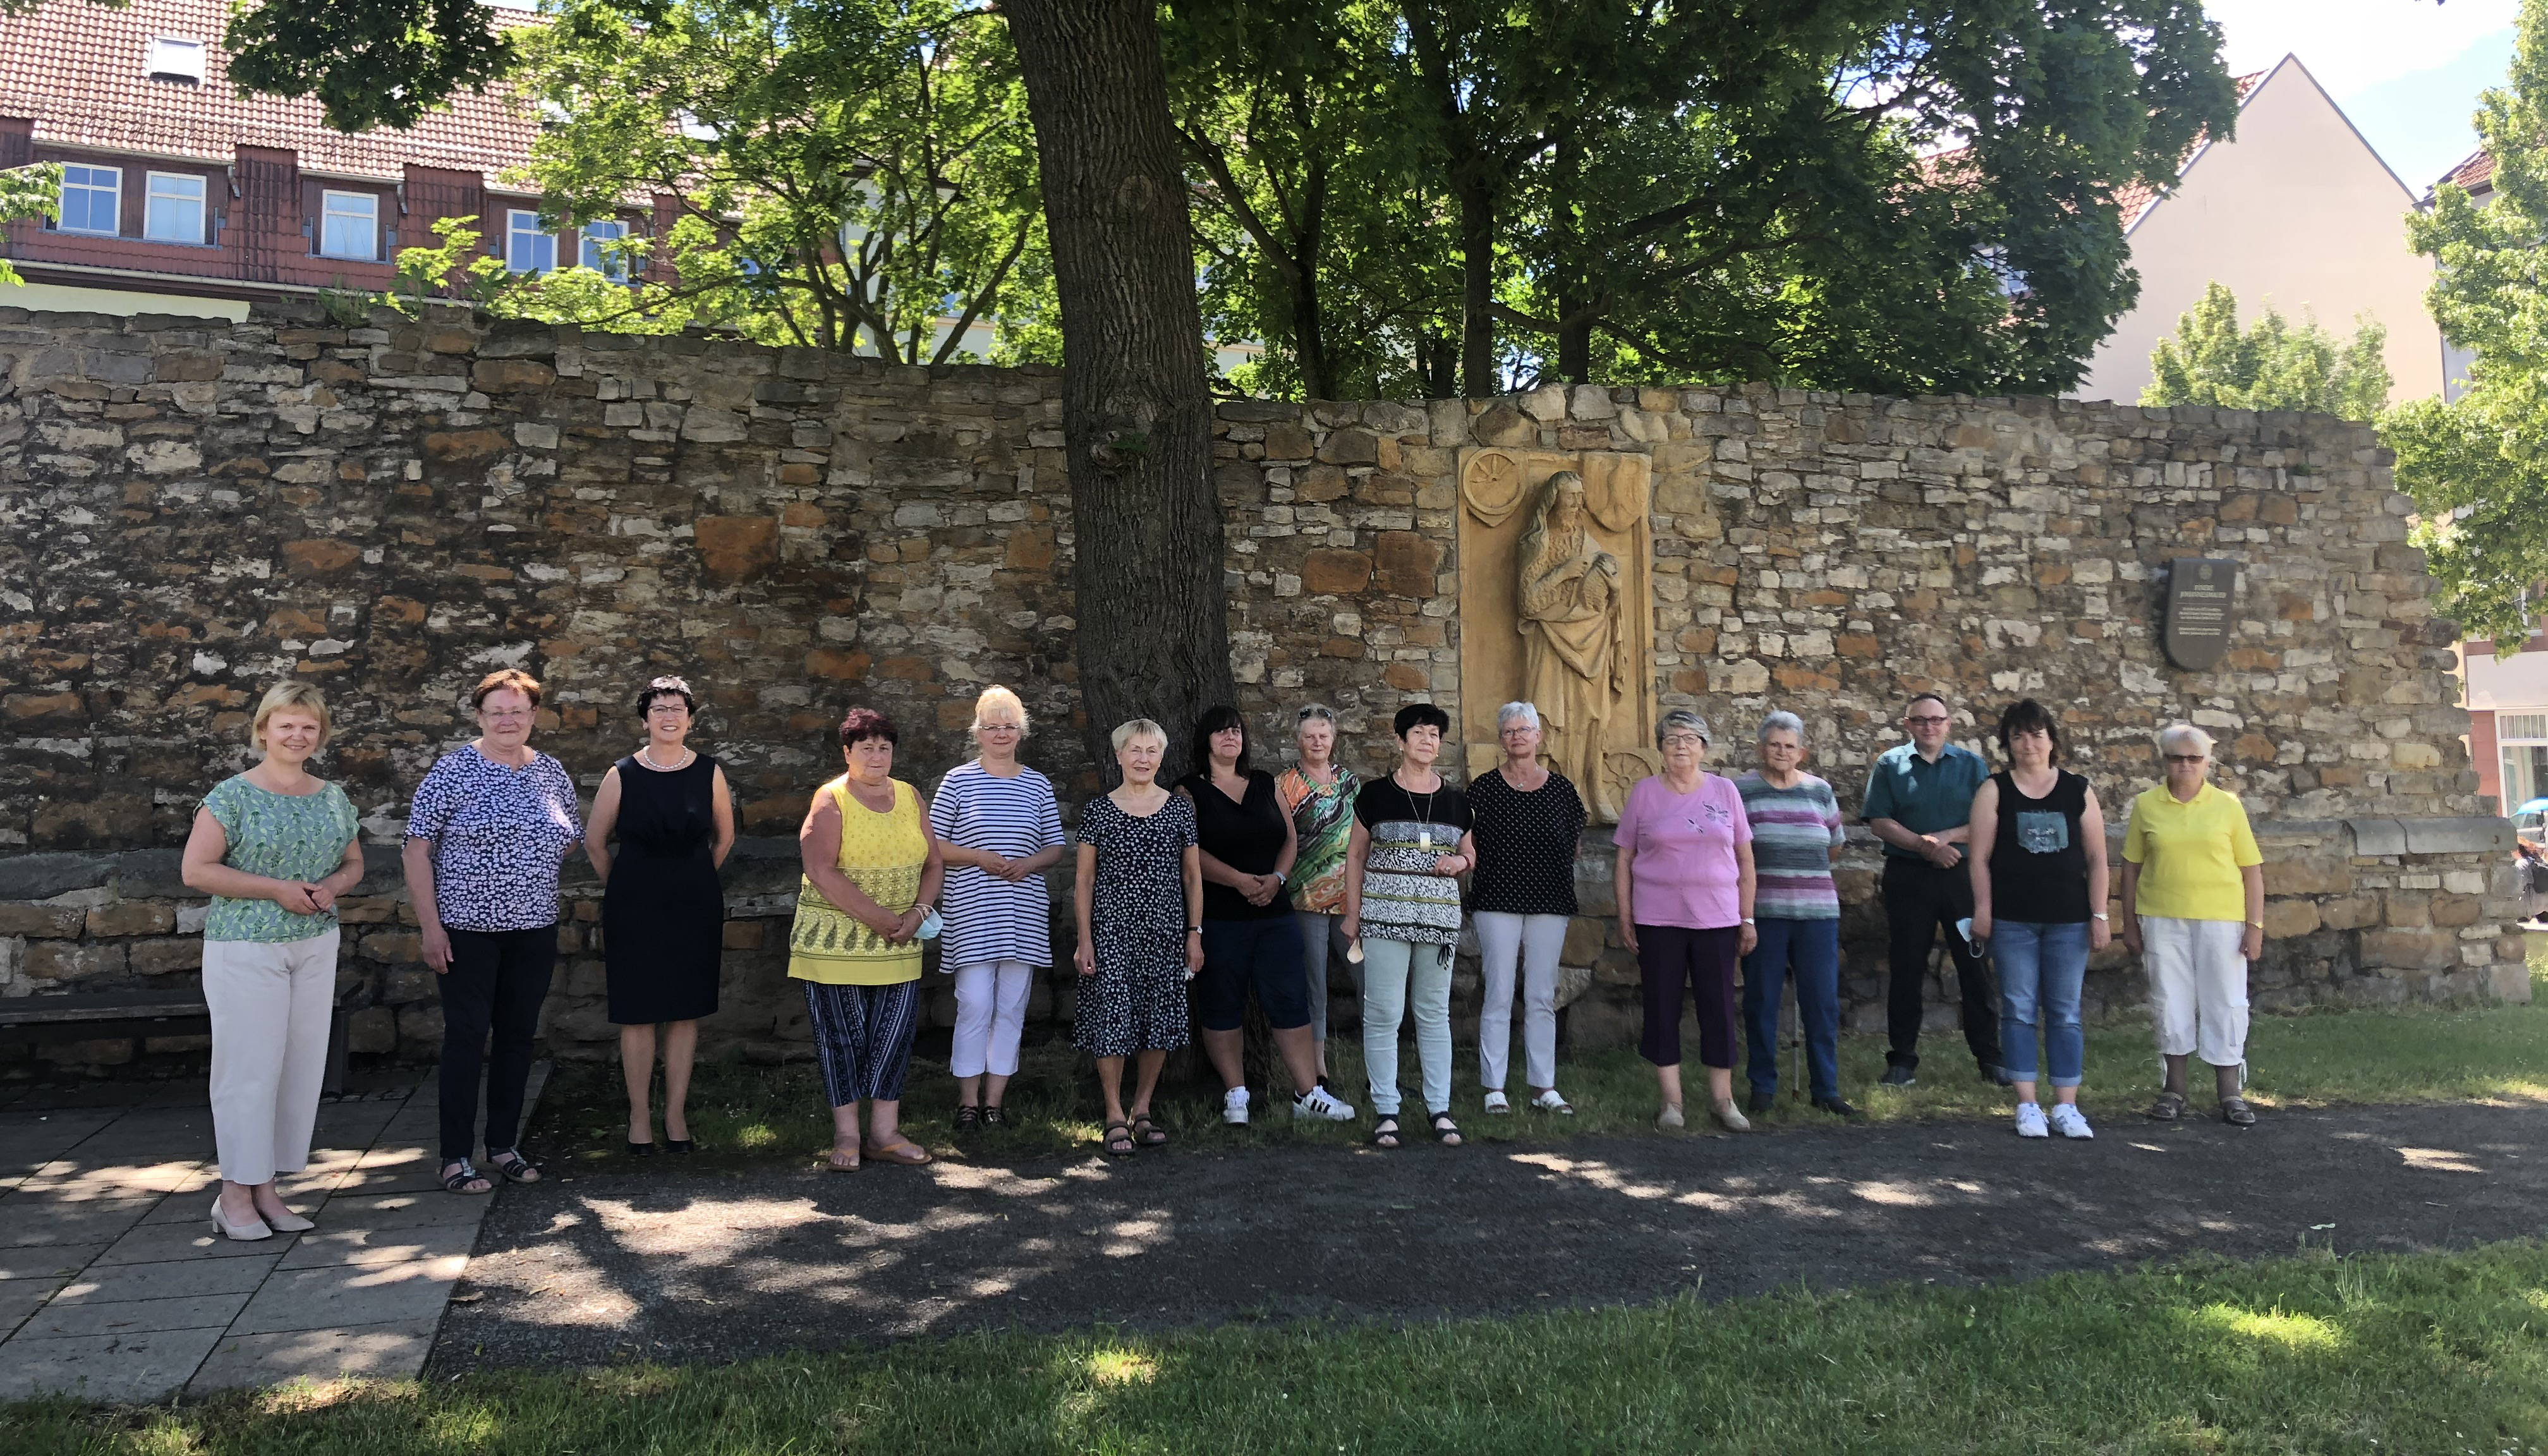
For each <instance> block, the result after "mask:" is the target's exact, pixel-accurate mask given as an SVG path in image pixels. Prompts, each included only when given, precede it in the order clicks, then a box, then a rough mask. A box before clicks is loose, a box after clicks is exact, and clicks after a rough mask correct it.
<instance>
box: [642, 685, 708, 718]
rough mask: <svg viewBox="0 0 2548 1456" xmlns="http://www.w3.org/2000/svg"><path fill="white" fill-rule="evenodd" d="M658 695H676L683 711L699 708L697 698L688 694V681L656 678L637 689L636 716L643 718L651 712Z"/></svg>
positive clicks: (693, 710) (694, 710) (695, 710)
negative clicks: (680, 701)
mask: <svg viewBox="0 0 2548 1456" xmlns="http://www.w3.org/2000/svg"><path fill="white" fill-rule="evenodd" d="M659 697H678V698H680V699H681V700H682V707H683V710H684V711H687V712H692V713H695V712H697V711H698V710H699V700H698V699H697V698H695V697H692V696H691V695H690V684H689V683H685V682H683V680H681V679H679V678H658V679H656V680H655V681H654V682H652V683H647V684H646V685H645V686H643V687H640V688H638V689H637V716H638V717H640V718H643V717H645V716H646V715H647V714H648V713H651V712H653V711H654V710H655V699H657V698H659Z"/></svg>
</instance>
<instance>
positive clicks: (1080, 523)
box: [1001, 0, 1235, 783]
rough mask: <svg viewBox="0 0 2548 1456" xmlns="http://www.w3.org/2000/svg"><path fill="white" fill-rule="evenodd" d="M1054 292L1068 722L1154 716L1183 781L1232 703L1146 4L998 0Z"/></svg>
mask: <svg viewBox="0 0 2548 1456" xmlns="http://www.w3.org/2000/svg"><path fill="white" fill-rule="evenodd" d="M1001 11H1002V13H1003V14H1004V15H1006V16H1007V17H1008V21H1009V33H1010V35H1011V37H1012V38H1013V39H1014V40H1015V42H1016V45H1017V50H1018V63H1019V68H1020V70H1021V71H1022V72H1023V74H1024V76H1025V78H1026V84H1027V110H1028V114H1029V115H1030V116H1031V117H1032V118H1033V119H1034V122H1035V129H1036V141H1037V150H1038V152H1039V153H1040V157H1039V165H1040V169H1041V171H1042V174H1043V179H1044V199H1045V219H1046V227H1047V230H1048V233H1049V236H1050V238H1051V246H1052V260H1053V279H1054V284H1055V286H1056V288H1057V291H1058V293H1059V296H1060V303H1061V341H1062V365H1063V368H1062V435H1063V439H1064V443H1065V444H1066V446H1067V449H1068V458H1069V470H1070V507H1071V534H1072V537H1073V541H1074V546H1073V549H1072V560H1071V583H1072V588H1073V590H1074V592H1076V594H1077V598H1078V603H1077V613H1078V620H1079V632H1078V640H1077V643H1076V650H1077V657H1078V661H1079V686H1080V701H1081V703H1082V705H1083V707H1084V709H1085V712H1086V718H1085V721H1084V724H1083V726H1082V729H1081V734H1082V737H1083V739H1084V740H1085V742H1086V743H1087V745H1088V750H1089V754H1090V757H1091V758H1092V759H1093V760H1094V761H1095V762H1096V764H1097V765H1098V772H1099V776H1100V778H1101V779H1103V780H1104V781H1107V782H1109V783H1111V782H1114V781H1116V774H1115V769H1114V763H1115V756H1114V751H1113V749H1112V748H1111V747H1110V746H1109V744H1108V737H1109V735H1110V734H1112V733H1113V731H1114V729H1115V726H1116V725H1117V724H1118V723H1121V722H1124V721H1126V720H1127V719H1131V718H1150V719H1153V720H1155V721H1156V722H1158V723H1159V724H1160V725H1161V726H1162V727H1164V728H1165V729H1166V730H1167V734H1168V746H1169V747H1168V755H1169V761H1168V766H1167V769H1166V770H1165V771H1164V772H1163V773H1162V774H1161V779H1162V781H1163V782H1164V781H1166V780H1167V779H1168V778H1169V776H1170V775H1172V774H1180V773H1183V772H1184V771H1185V770H1186V769H1187V768H1190V767H1192V766H1190V765H1186V764H1183V763H1182V762H1181V761H1182V760H1183V758H1184V756H1185V740H1186V729H1187V728H1188V726H1189V725H1191V724H1192V723H1193V722H1194V720H1195V717H1196V715H1197V714H1198V713H1200V712H1201V711H1202V710H1203V709H1204V708H1206V707H1209V706H1211V705H1212V704H1214V703H1218V702H1229V701H1230V700H1232V698H1233V697H1234V696H1235V693H1234V691H1233V690H1232V686H1231V683H1230V675H1229V606H1228V600H1227V594H1226V592H1225V589H1224V587H1223V584H1222V513H1221V498H1220V497H1219V495H1218V494H1216V492H1215V491H1214V488H1213V482H1212V399H1211V395H1210V393H1209V391H1208V388H1207V385H1206V383H1205V380H1206V374H1205V361H1204V350H1203V318H1202V315H1201V313H1200V312H1199V311H1198V309H1197V307H1196V303H1195V254H1194V235H1193V229H1192V223H1191V220H1190V219H1189V218H1188V216H1187V212H1186V190H1185V176H1184V173H1183V170H1182V168H1181V166H1180V160H1179V148H1178V138H1177V131H1176V126H1175V123H1174V122H1173V120H1172V119H1171V118H1170V116H1169V113H1168V92H1167V73H1166V68H1165V65H1164V63H1163V62H1162V60H1161V57H1160V53H1159V33H1158V24H1157V19H1156V14H1155V11H1154V9H1153V7H1152V5H1151V4H1150V3H1149V0H1008V3H1006V4H1004V5H1003V6H1002V7H1001Z"/></svg>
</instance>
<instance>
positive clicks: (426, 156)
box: [0, 0, 648, 318]
mask: <svg viewBox="0 0 2548 1456" xmlns="http://www.w3.org/2000/svg"><path fill="white" fill-rule="evenodd" d="M227 17H228V7H227V4H226V3H224V0H130V3H127V4H125V5H123V6H121V7H119V8H114V9H109V8H107V7H104V6H100V5H95V4H91V3H88V0H47V3H46V4H43V5H41V6H39V7H38V8H36V9H34V10H32V11H29V12H26V13H23V14H18V15H0V167H16V166H23V165H26V164H27V163H30V162H58V163H60V164H61V166H62V169H63V172H62V208H61V216H60V217H59V218H57V219H55V220H52V221H50V222H42V221H33V220H22V221H20V222H16V223H11V224H9V225H8V226H7V236H8V254H9V258H10V261H11V262H12V263H13V264H15V265H16V267H17V268H18V270H19V272H20V273H21V274H22V275H24V276H25V277H26V278H27V280H28V283H29V287H28V288H27V289H24V290H18V291H13V292H12V293H11V295H10V297H9V298H8V300H7V302H9V303H11V304H14V305H16V306H18V307H22V308H37V309H72V310H79V311H82V312H90V313H106V314H137V313H167V314H181V315H199V316H201V315H213V316H223V317H227V318H243V317H245V314H246V310H247V305H248V304H249V302H251V301H254V300H258V299H275V298H286V297H292V296H295V295H298V296H302V297H309V296H311V295H314V294H318V293H320V292H323V291H328V290H334V291H341V292H363V293H378V292H380V291H382V290H384V289H386V288H388V287H389V286H390V284H391V283H392V281H393V279H394V276H395V273H396V259H397V256H398V252H399V250H400V249H401V248H403V247H414V246H429V245H431V244H432V243H433V242H434V240H435V239H434V235H433V231H432V225H433V224H434V223H435V222H436V221H438V220H440V219H444V218H475V219H477V220H478V221H477V222H476V223H475V224H474V225H472V226H473V227H476V228H477V230H478V231H479V233H480V234H481V243H480V248H481V250H482V251H483V252H484V253H486V254H487V255H490V256H494V257H499V258H502V259H503V260H504V261H505V263H506V265H507V266H508V267H510V268H512V269H514V270H515V271H523V272H528V271H545V270H547V269H549V268H554V267H559V266H563V265H566V264H570V263H575V262H579V261H581V262H585V263H588V264H592V265H604V264H607V265H609V266H610V267H611V268H616V267H617V260H616V259H615V258H613V257H610V256H608V255H607V250H606V249H605V248H604V247H602V246H601V243H602V242H603V240H604V239H606V238H608V237H612V236H618V235H624V234H626V233H627V232H628V231H630V230H631V229H634V228H642V227H646V226H647V223H648V220H646V219H644V218H642V217H635V216H632V217H630V218H628V219H625V220H622V221H620V222H617V223H604V224H600V225H596V226H594V227H586V228H580V229H579V228H573V227H569V228H562V229H550V228H544V227H541V226H540V214H539V195H538V190H537V189H536V188H533V187H530V186H528V185H526V184H525V181H524V180H523V179H521V178H520V177H518V176H515V175H513V174H514V173H515V171H516V169H518V168H519V167H520V166H521V165H522V163H523V162H524V161H525V160H526V159H527V158H528V156H529V153H530V147H531V142H532V140H533V139H534V138H535V137H537V136H538V135H539V121H538V118H537V117H536V116H534V115H533V114H532V113H531V111H530V109H529V108H528V106H527V105H526V104H525V103H523V102H521V101H520V100H519V99H517V98H515V97H514V96H512V95H510V94H509V93H506V92H504V91H501V90H497V91H492V92H489V93H485V94H471V95H463V96H460V97H458V98H455V99H454V101H453V102H452V104H451V106H450V107H449V108H447V109H445V110H442V111H437V112H434V113H432V114H430V115H428V116H426V117H425V118H424V119H423V120H422V121H420V122H418V123H417V124H416V125H415V126H414V127H412V128H409V129H406V130H404V131H388V130H381V131H372V132H365V133H361V134H358V135H350V136H349V135H347V134H344V133H341V132H334V131H330V130H328V128H327V127H326V126H325V125H324V124H323V122H322V121H321V120H320V117H319V108H318V102H317V101H315V100H312V99H307V98H305V99H299V100H284V99H280V98H276V97H271V96H252V97H244V98H243V97H240V96H239V95H238V94H236V92H235V91H234V90H233V89H232V87H231V84H230V80H229V74H228V67H229V55H228V52H227V50H225V49H224V48H223V46H222V35H223V29H224V27H225V25H226V24H227ZM512 23H528V21H527V18H515V19H514V20H513V22H512Z"/></svg>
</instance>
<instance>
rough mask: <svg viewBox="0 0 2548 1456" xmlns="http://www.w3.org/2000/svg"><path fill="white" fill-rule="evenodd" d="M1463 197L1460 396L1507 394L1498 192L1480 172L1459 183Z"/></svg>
mask: <svg viewBox="0 0 2548 1456" xmlns="http://www.w3.org/2000/svg"><path fill="white" fill-rule="evenodd" d="M1454 185H1455V188H1456V190H1457V191H1458V193H1459V199H1460V393H1462V394H1464V395H1466V396H1468V397H1469V398H1470V399H1472V400H1484V399H1488V398H1490V397H1492V396H1494V395H1498V394H1501V393H1502V391H1501V389H1500V388H1499V386H1500V385H1501V383H1502V381H1501V379H1500V378H1498V377H1497V371H1496V315H1495V304H1496V297H1495V294H1496V194H1495V189H1494V188H1493V187H1492V186H1490V185H1489V184H1488V182H1487V180H1486V179H1485V178H1484V177H1482V176H1479V175H1478V174H1477V172H1476V170H1475V168H1474V166H1473V167H1471V168H1469V169H1465V172H1464V175H1462V176H1461V177H1460V178H1459V179H1458V181H1457V182H1456V183H1455V184H1454Z"/></svg>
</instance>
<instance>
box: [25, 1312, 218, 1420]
mask: <svg viewBox="0 0 2548 1456" xmlns="http://www.w3.org/2000/svg"><path fill="white" fill-rule="evenodd" d="M221 1338H222V1332H221V1331H220V1330H218V1329H163V1330H156V1331H153V1332H151V1333H147V1334H85V1335H67V1336H62V1337H59V1338H54V1339H12V1340H10V1341H9V1343H8V1346H7V1358H5V1359H0V1400H10V1401H23V1400H27V1399H29V1398H31V1397H35V1396H53V1395H66V1396H71V1397H73V1398H75V1399H78V1400H83V1401H95V1402H98V1403H100V1404H113V1405H134V1404H139V1403H143V1402H151V1401H161V1400H165V1399H167V1398H168V1397H169V1396H170V1395H172V1394H174V1393H175V1392H177V1391H178V1390H180V1389H182V1388H184V1386H185V1384H186V1382H187V1380H188V1379H189V1378H191V1377H192V1376H193V1375H194V1373H195V1371H196V1370H197V1369H199V1368H201V1366H202V1365H203V1363H204V1357H205V1356H207V1355H209V1354H211V1353H212V1352H213V1347H214V1346H215V1345H217V1344H219V1343H220V1342H221Z"/></svg>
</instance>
